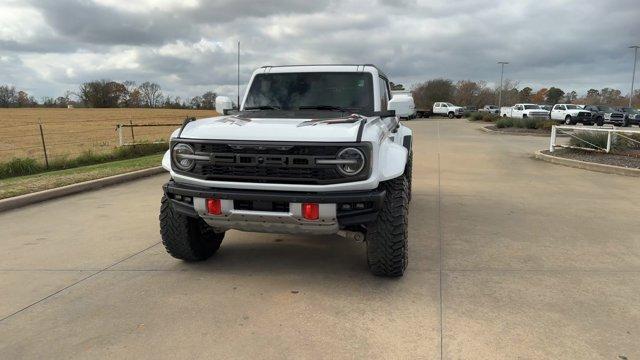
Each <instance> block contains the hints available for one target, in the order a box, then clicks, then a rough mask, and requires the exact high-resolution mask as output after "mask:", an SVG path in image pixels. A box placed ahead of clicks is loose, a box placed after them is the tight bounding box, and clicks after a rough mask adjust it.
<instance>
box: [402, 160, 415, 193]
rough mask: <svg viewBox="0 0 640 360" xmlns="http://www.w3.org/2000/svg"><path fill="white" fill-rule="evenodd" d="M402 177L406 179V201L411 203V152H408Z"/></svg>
mask: <svg viewBox="0 0 640 360" xmlns="http://www.w3.org/2000/svg"><path fill="white" fill-rule="evenodd" d="M404 177H405V178H406V179H407V199H408V201H409V202H411V181H412V178H413V151H410V152H409V156H408V157H407V165H406V166H405V167H404Z"/></svg>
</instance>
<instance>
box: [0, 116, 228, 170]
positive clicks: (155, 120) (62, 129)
mask: <svg viewBox="0 0 640 360" xmlns="http://www.w3.org/2000/svg"><path fill="white" fill-rule="evenodd" d="M215 115H216V112H215V111H213V110H190V109H187V110H181V109H79V108H78V109H44V108H34V109H31V108H27V109H0V162H4V161H7V160H10V159H11V158H14V157H30V158H34V159H37V160H38V161H44V155H43V148H42V141H41V138H40V130H39V126H38V124H39V123H41V124H42V128H43V133H44V137H45V142H46V147H47V153H48V155H49V159H50V160H51V159H56V158H60V157H74V156H77V155H79V154H81V153H82V152H84V151H87V150H92V151H95V152H98V153H99V152H106V151H110V150H113V148H114V147H115V146H116V145H117V141H118V133H117V131H116V125H117V124H128V123H129V122H132V123H133V124H181V123H182V121H183V120H184V118H185V117H187V116H194V117H196V118H203V117H210V116H215ZM177 127H178V126H175V125H174V126H161V127H136V128H134V136H135V140H136V141H157V140H166V139H167V138H168V137H169V135H170V134H171V132H172V131H173V130H174V129H175V128H177ZM124 134H125V141H127V142H129V141H131V128H125V131H124Z"/></svg>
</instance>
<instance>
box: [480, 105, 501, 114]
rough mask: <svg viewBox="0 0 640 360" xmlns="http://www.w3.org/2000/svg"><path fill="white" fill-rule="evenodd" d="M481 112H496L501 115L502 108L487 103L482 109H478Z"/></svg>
mask: <svg viewBox="0 0 640 360" xmlns="http://www.w3.org/2000/svg"><path fill="white" fill-rule="evenodd" d="M478 111H479V112H487V113H489V114H496V115H499V114H500V108H498V107H497V106H496V105H485V106H483V107H482V109H480V110H478Z"/></svg>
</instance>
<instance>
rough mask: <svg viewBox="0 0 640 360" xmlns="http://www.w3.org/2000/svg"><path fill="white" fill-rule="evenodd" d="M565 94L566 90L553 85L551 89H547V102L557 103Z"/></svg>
mask: <svg viewBox="0 0 640 360" xmlns="http://www.w3.org/2000/svg"><path fill="white" fill-rule="evenodd" d="M563 96H564V91H562V89H559V88H557V87H555V86H552V87H550V88H549V91H547V99H546V100H547V104H550V105H554V104H557V103H558V102H559V101H560V99H562V97H563Z"/></svg>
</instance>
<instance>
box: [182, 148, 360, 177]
mask: <svg viewBox="0 0 640 360" xmlns="http://www.w3.org/2000/svg"><path fill="white" fill-rule="evenodd" d="M180 142H190V143H191V145H192V146H193V148H194V150H195V153H196V155H201V156H202V155H204V156H206V157H207V158H208V159H207V160H197V161H196V163H195V166H194V168H193V169H192V170H191V171H189V172H188V173H185V172H180V171H178V172H179V173H184V174H188V175H189V176H194V177H197V178H200V179H205V180H217V181H234V182H254V183H280V184H332V183H341V182H351V181H359V180H364V179H366V178H368V176H369V173H370V166H369V164H370V160H369V159H370V153H371V146H370V144H369V143H355V144H349V143H308V144H300V143H297V144H296V143H267V142H263V143H253V142H229V143H222V142H196V141H192V140H188V141H183V140H180ZM346 147H357V148H359V149H360V150H362V152H363V153H364V154H365V157H366V166H365V168H364V169H363V170H362V172H361V173H360V174H358V175H355V176H345V175H343V174H341V173H340V172H339V171H338V169H337V166H336V165H333V164H316V160H318V159H335V158H336V155H337V153H338V152H339V151H340V150H342V149H344V148H346ZM174 169H175V167H174Z"/></svg>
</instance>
